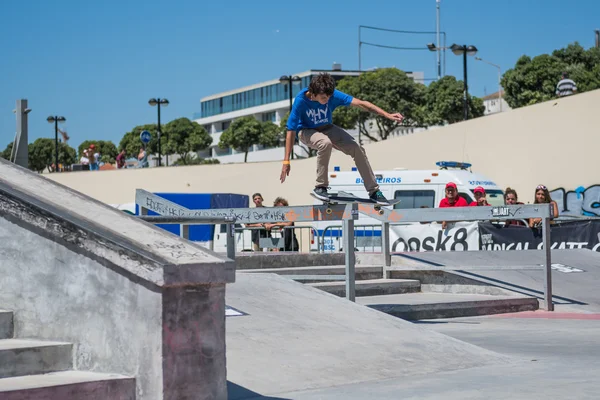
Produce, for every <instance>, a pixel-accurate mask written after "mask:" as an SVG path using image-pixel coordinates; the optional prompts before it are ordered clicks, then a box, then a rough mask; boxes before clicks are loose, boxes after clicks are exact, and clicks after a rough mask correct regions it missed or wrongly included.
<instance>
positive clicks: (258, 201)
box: [246, 193, 271, 251]
mask: <svg viewBox="0 0 600 400" xmlns="http://www.w3.org/2000/svg"><path fill="white" fill-rule="evenodd" d="M252 201H253V202H254V206H255V207H264V205H263V201H264V199H263V197H262V194H260V193H254V194H253V195H252ZM246 226H247V227H253V228H261V229H253V230H252V231H251V232H252V233H251V236H252V249H253V250H254V251H262V248H261V247H260V239H261V238H268V237H271V232H269V230H267V229H264V228H266V227H265V224H263V223H259V224H246Z"/></svg>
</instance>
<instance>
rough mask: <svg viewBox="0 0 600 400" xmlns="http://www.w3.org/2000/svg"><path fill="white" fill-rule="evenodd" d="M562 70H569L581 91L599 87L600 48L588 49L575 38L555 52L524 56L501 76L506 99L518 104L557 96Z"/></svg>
mask: <svg viewBox="0 0 600 400" xmlns="http://www.w3.org/2000/svg"><path fill="white" fill-rule="evenodd" d="M563 72H567V73H569V77H570V78H571V79H573V80H574V81H575V84H576V85H577V91H578V92H585V91H589V90H594V89H598V88H600V49H598V48H595V47H593V48H590V49H588V50H585V49H584V48H583V47H581V45H579V43H577V42H575V43H572V44H569V45H568V46H567V47H565V48H562V49H558V50H555V51H553V52H552V54H541V55H539V56H537V57H534V58H533V59H532V58H531V57H529V56H526V55H524V56H522V57H521V58H519V60H517V63H516V64H515V67H514V68H512V69H509V70H507V71H506V72H505V73H504V76H503V77H502V80H501V84H502V87H504V90H505V93H506V94H505V100H506V102H507V103H508V104H509V105H510V106H511V107H512V108H518V107H523V106H527V105H531V104H536V103H540V102H543V101H548V100H551V99H553V98H555V97H556V84H557V83H558V82H559V81H560V79H561V74H562V73H563Z"/></svg>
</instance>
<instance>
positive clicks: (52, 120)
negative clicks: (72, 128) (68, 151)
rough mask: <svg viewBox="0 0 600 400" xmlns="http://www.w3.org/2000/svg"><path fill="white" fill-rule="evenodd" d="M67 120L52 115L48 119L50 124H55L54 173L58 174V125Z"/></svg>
mask: <svg viewBox="0 0 600 400" xmlns="http://www.w3.org/2000/svg"><path fill="white" fill-rule="evenodd" d="M66 120H67V119H66V118H65V117H59V116H58V115H54V116H52V115H51V116H49V117H48V118H46V121H48V122H49V123H53V122H54V172H58V123H59V122H65V121H66Z"/></svg>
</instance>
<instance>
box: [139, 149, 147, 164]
mask: <svg viewBox="0 0 600 400" xmlns="http://www.w3.org/2000/svg"><path fill="white" fill-rule="evenodd" d="M137 159H138V164H137V168H148V156H147V155H146V149H144V148H143V147H140V152H139V153H138V157H137Z"/></svg>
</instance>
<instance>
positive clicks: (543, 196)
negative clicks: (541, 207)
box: [529, 185, 558, 228]
mask: <svg viewBox="0 0 600 400" xmlns="http://www.w3.org/2000/svg"><path fill="white" fill-rule="evenodd" d="M533 203H534V204H544V203H549V204H552V217H553V218H556V217H558V205H557V204H556V202H555V201H554V200H552V197H550V192H548V188H547V187H546V186H544V185H538V187H536V188H535V201H534V202H533ZM541 224H542V219H541V218H529V227H530V228H538V227H539V226H540V225H541Z"/></svg>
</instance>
